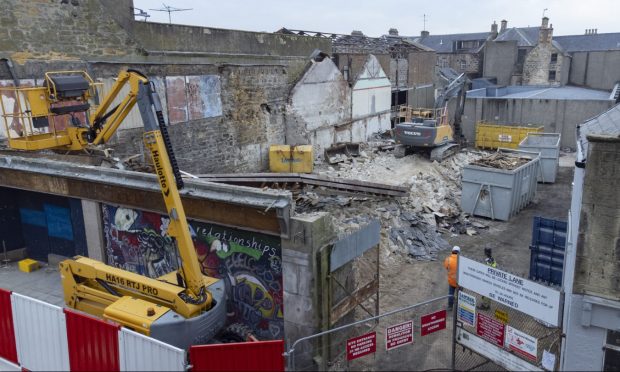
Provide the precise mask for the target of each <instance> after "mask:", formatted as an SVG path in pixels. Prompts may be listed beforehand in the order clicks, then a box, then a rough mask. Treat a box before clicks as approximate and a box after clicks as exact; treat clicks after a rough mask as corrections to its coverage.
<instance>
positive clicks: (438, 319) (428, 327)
mask: <svg viewBox="0 0 620 372" xmlns="http://www.w3.org/2000/svg"><path fill="white" fill-rule="evenodd" d="M420 319H421V321H420V334H421V335H422V336H426V335H430V334H431V333H433V332H437V331H441V330H442V329H446V310H439V311H436V312H434V313H432V314H427V315H423V316H422V317H421V318H420Z"/></svg>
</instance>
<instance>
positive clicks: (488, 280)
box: [458, 256, 560, 326]
mask: <svg viewBox="0 0 620 372" xmlns="http://www.w3.org/2000/svg"><path fill="white" fill-rule="evenodd" d="M458 266H459V271H458V284H459V286H461V287H464V288H467V289H469V290H472V291H474V292H476V293H478V294H480V295H482V296H486V297H489V298H490V299H492V300H494V301H497V302H500V303H502V304H504V305H506V306H509V307H511V308H513V309H516V310H519V311H521V312H524V313H526V314H528V315H531V316H533V317H535V318H537V319H540V320H542V321H544V322H546V323H549V324H551V325H552V326H557V325H558V322H559V312H560V291H558V290H555V289H553V288H549V287H546V286H544V285H541V284H538V283H536V282H533V281H531V280H527V279H523V278H521V277H518V276H515V275H512V274H510V273H508V272H506V271H502V270H499V269H496V268H493V267H490V266H487V265H485V264H483V263H480V262H476V261H474V260H472V259H469V258H467V257H463V256H460V257H459V265H458Z"/></svg>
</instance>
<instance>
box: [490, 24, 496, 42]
mask: <svg viewBox="0 0 620 372" xmlns="http://www.w3.org/2000/svg"><path fill="white" fill-rule="evenodd" d="M496 37H497V23H495V21H493V24H492V25H491V40H494V39H495V38H496Z"/></svg>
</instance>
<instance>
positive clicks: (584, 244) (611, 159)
mask: <svg viewBox="0 0 620 372" xmlns="http://www.w3.org/2000/svg"><path fill="white" fill-rule="evenodd" d="M588 141H589V150H588V156H587V159H588V161H587V163H586V173H585V180H584V185H583V196H582V206H581V216H580V222H579V237H578V239H577V263H576V268H575V282H574V293H581V294H590V295H595V296H600V297H604V298H608V299H611V300H616V301H617V300H620V274H619V273H620V194H619V193H618V189H617V185H618V183H619V182H620V139H618V138H617V137H616V138H611V137H607V138H601V137H588Z"/></svg>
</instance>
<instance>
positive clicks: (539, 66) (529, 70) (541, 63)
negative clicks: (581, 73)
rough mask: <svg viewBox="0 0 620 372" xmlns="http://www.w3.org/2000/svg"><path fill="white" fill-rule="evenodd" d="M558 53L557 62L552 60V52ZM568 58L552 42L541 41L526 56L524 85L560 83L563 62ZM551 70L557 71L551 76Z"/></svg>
mask: <svg viewBox="0 0 620 372" xmlns="http://www.w3.org/2000/svg"><path fill="white" fill-rule="evenodd" d="M553 53H555V54H557V62H555V63H552V62H551V54H553ZM565 58H567V57H565V56H564V54H562V53H561V52H560V51H559V50H558V49H557V48H555V47H554V46H553V45H552V44H551V43H539V44H538V45H536V46H535V47H534V49H532V50H531V51H530V52H529V53H528V54H527V56H526V57H525V63H524V64H523V85H560V83H561V77H562V72H563V71H562V69H563V68H564V66H563V62H564V59H565ZM549 71H555V78H550V76H549Z"/></svg>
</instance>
